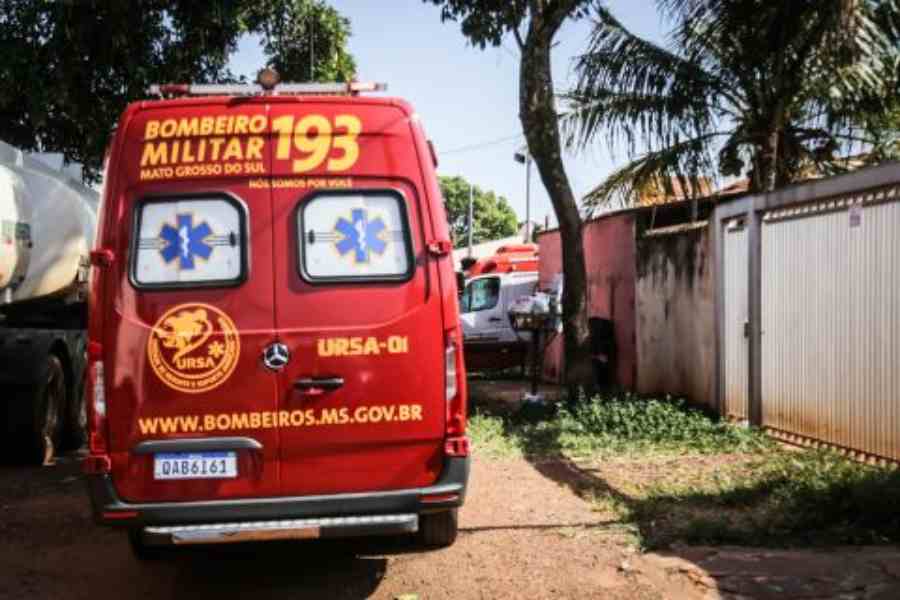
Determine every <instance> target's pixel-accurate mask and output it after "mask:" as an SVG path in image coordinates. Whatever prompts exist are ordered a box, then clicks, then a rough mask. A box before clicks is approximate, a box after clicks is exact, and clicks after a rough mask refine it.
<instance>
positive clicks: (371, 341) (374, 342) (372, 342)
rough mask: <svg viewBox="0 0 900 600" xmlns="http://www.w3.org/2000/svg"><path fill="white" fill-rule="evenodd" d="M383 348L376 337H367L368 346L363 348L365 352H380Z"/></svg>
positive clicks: (367, 353)
mask: <svg viewBox="0 0 900 600" xmlns="http://www.w3.org/2000/svg"><path fill="white" fill-rule="evenodd" d="M380 353H381V349H380V348H379V347H378V339H376V338H374V337H370V338H367V339H366V347H365V348H364V349H363V354H366V355H369V354H380Z"/></svg>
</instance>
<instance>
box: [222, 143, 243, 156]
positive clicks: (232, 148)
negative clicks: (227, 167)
mask: <svg viewBox="0 0 900 600" xmlns="http://www.w3.org/2000/svg"><path fill="white" fill-rule="evenodd" d="M242 150H243V148H242V147H241V139H240V138H231V139H230V140H228V145H227V146H225V154H223V155H222V160H231V159H233V158H237V159H239V160H240V159H242V158H243V152H242Z"/></svg>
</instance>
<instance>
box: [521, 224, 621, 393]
mask: <svg viewBox="0 0 900 600" xmlns="http://www.w3.org/2000/svg"><path fill="white" fill-rule="evenodd" d="M634 225H635V215H634V213H621V214H616V215H612V216H610V217H607V218H602V219H598V220H594V221H589V222H587V223H585V225H584V251H585V261H586V267H587V276H588V310H589V313H588V314H589V316H591V317H603V318H606V319H612V320H613V323H614V327H615V333H616V346H617V350H618V360H617V365H616V383H617V384H618V385H620V386H622V387H626V388H630V389H633V388H634V385H635V381H636V378H637V375H636V371H637V353H636V348H635V242H634ZM538 243H539V245H540V255H541V260H540V286H541V288H546V287H549V286H550V285H551V284H552V283H553V281H554V278H555V277H556V276H557V275H558V274H559V273H561V272H562V255H561V248H560V243H559V231H558V230H554V231H549V232H547V233H545V234H542V235H540V236H539V237H538ZM562 367H563V365H562V335H561V334H560V335H559V336H557V339H555V340H554V341H553V342H552V343H551V345H550V347H549V348H548V350H547V353H546V355H545V358H544V378H545V379H547V380H548V381H560V380H561V377H562V373H563V368H562Z"/></svg>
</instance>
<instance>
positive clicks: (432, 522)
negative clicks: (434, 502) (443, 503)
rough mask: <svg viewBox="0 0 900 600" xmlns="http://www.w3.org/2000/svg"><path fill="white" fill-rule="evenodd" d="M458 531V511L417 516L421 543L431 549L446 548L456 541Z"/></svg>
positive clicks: (452, 510) (451, 510) (454, 509)
mask: <svg viewBox="0 0 900 600" xmlns="http://www.w3.org/2000/svg"><path fill="white" fill-rule="evenodd" d="M458 531H459V509H456V508H453V509H450V510H447V511H443V512H439V513H430V514H426V515H421V516H419V535H420V536H421V539H422V543H423V544H424V545H425V546H428V547H431V548H446V547H447V546H450V545H452V544H453V542H455V541H456V534H457V533H458Z"/></svg>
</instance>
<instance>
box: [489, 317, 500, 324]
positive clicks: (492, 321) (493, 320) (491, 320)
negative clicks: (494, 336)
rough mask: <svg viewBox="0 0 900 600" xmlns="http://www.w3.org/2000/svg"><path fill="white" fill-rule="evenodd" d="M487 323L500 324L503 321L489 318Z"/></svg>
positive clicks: (498, 318)
mask: <svg viewBox="0 0 900 600" xmlns="http://www.w3.org/2000/svg"><path fill="white" fill-rule="evenodd" d="M488 321H490V322H491V323H502V322H503V319H501V318H500V317H491V318H490V319H488Z"/></svg>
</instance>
